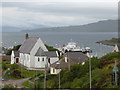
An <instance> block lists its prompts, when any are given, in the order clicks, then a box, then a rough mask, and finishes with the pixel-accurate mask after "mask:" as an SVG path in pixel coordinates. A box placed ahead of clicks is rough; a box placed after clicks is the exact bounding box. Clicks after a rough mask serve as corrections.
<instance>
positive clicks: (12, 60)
mask: <svg viewBox="0 0 120 90" xmlns="http://www.w3.org/2000/svg"><path fill="white" fill-rule="evenodd" d="M14 57H15V55H14V51H12V53H11V64H14V63H15V58H14Z"/></svg>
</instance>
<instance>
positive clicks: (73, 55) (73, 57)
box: [51, 52, 88, 69]
mask: <svg viewBox="0 0 120 90" xmlns="http://www.w3.org/2000/svg"><path fill="white" fill-rule="evenodd" d="M66 56H67V59H68V62H65V59H61V60H59V61H56V62H55V63H53V64H51V67H54V68H56V69H59V68H61V69H63V68H66V67H68V66H69V64H70V65H73V64H78V63H82V62H84V61H86V60H88V57H87V56H86V55H85V54H83V53H82V52H67V53H66ZM58 63H60V64H58Z"/></svg>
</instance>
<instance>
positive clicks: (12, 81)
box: [2, 78, 30, 87]
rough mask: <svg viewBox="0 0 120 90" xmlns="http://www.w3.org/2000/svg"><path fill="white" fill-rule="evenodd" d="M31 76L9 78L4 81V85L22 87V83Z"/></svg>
mask: <svg viewBox="0 0 120 90" xmlns="http://www.w3.org/2000/svg"><path fill="white" fill-rule="evenodd" d="M29 79H30V78H25V79H20V80H7V81H2V83H3V84H4V85H9V84H11V85H13V86H17V87H22V83H23V82H25V81H27V80H29Z"/></svg>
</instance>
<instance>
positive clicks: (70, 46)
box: [59, 41, 91, 53]
mask: <svg viewBox="0 0 120 90" xmlns="http://www.w3.org/2000/svg"><path fill="white" fill-rule="evenodd" d="M59 50H60V51H62V52H63V53H65V52H91V49H90V47H82V48H81V47H80V46H77V44H76V43H75V42H73V41H71V42H69V43H68V44H67V45H63V46H62V48H60V49H59Z"/></svg>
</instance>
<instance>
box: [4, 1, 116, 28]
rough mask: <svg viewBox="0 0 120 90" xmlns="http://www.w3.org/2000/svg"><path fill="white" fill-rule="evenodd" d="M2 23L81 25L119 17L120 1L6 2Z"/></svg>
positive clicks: (19, 25) (17, 25)
mask: <svg viewBox="0 0 120 90" xmlns="http://www.w3.org/2000/svg"><path fill="white" fill-rule="evenodd" d="M2 10H3V12H2V14H3V25H6V26H14V27H29V26H31V25H33V24H36V25H46V26H65V25H80V24H86V23H91V22H95V21H99V20H104V19H116V18H117V3H116V2H114V3H113V2H112V3H108V2H107V3H106V2H99V3H98V2H59V3H56V2H54V3H53V2H39V3H38V2H37V3H36V2H35V3H28V2H5V3H3V7H2Z"/></svg>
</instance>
